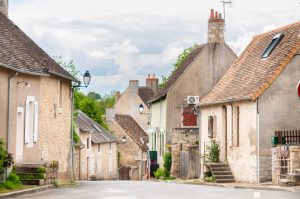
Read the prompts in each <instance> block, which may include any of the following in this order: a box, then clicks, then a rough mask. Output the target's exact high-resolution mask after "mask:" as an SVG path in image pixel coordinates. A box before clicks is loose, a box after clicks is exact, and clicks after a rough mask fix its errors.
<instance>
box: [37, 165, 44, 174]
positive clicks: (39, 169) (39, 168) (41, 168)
mask: <svg viewBox="0 0 300 199" xmlns="http://www.w3.org/2000/svg"><path fill="white" fill-rule="evenodd" d="M36 172H37V173H46V168H45V167H43V166H40V167H38V168H37V169H36Z"/></svg>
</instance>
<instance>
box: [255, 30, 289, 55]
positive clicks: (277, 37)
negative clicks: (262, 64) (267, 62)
mask: <svg viewBox="0 0 300 199" xmlns="http://www.w3.org/2000/svg"><path fill="white" fill-rule="evenodd" d="M283 36H284V35H283V34H282V33H279V34H277V35H275V36H274V37H273V39H272V41H271V43H270V44H269V45H268V47H267V48H266V50H265V51H264V52H263V54H262V56H261V57H262V58H267V57H269V55H270V54H271V53H272V51H273V50H274V49H275V48H276V46H277V45H278V44H279V42H280V41H281V39H282V38H283Z"/></svg>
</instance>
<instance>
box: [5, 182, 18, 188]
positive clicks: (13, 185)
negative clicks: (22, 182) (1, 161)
mask: <svg viewBox="0 0 300 199" xmlns="http://www.w3.org/2000/svg"><path fill="white" fill-rule="evenodd" d="M1 186H2V187H4V188H5V189H10V190H11V189H16V188H18V185H16V184H14V183H13V182H11V181H5V182H3V183H2V184H1Z"/></svg>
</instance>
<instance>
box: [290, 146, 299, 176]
mask: <svg viewBox="0 0 300 199" xmlns="http://www.w3.org/2000/svg"><path fill="white" fill-rule="evenodd" d="M289 150H290V173H293V172H294V170H295V169H300V146H290V148H289Z"/></svg>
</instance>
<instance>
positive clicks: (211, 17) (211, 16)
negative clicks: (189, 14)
mask: <svg viewBox="0 0 300 199" xmlns="http://www.w3.org/2000/svg"><path fill="white" fill-rule="evenodd" d="M209 18H210V19H213V18H214V9H210V17H209Z"/></svg>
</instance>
